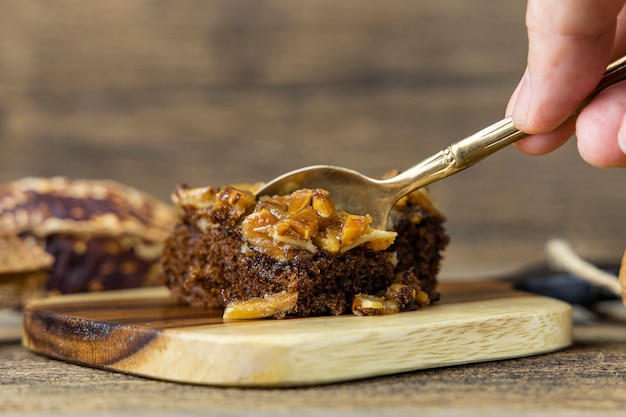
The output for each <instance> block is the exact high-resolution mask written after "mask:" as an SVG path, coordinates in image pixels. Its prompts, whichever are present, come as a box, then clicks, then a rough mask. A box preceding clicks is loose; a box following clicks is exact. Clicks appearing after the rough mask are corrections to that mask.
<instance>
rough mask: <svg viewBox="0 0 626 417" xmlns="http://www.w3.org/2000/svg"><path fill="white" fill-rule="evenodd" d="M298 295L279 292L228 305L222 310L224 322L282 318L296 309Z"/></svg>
mask: <svg viewBox="0 0 626 417" xmlns="http://www.w3.org/2000/svg"><path fill="white" fill-rule="evenodd" d="M297 302H298V293H297V292H291V293H288V292H287V291H281V292H279V293H274V294H266V295H265V296H263V297H253V298H249V299H247V300H242V301H233V302H231V303H228V305H227V306H226V308H225V309H224V315H223V318H224V320H249V319H261V318H267V317H282V316H284V315H286V314H287V313H288V312H290V311H292V310H293V309H294V308H295V307H296V303H297Z"/></svg>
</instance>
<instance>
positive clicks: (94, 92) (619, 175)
mask: <svg viewBox="0 0 626 417" xmlns="http://www.w3.org/2000/svg"><path fill="white" fill-rule="evenodd" d="M524 8H525V2H524V1H517V2H494V1H487V0H449V1H445V2H444V1H437V0H421V1H410V0H384V1H383V0H370V1H367V2H364V1H360V0H343V1H341V2H337V1H332V0H312V1H307V2H292V1H288V0H273V1H267V2H257V1H254V0H232V1H217V0H215V1H197V0H184V1H179V2H176V3H173V2H162V1H158V0H137V1H133V2H127V1H123V0H109V1H107V2H99V3H95V2H80V1H71V0H59V1H56V2H48V1H44V0H29V1H28V2H23V1H18V0H0V10H2V13H0V182H7V181H13V180H17V179H19V178H22V177H24V176H54V175H65V176H69V177H73V178H110V179H115V180H118V181H121V182H124V183H126V184H129V185H132V186H135V187H137V188H140V189H142V190H145V191H148V192H151V193H152V194H154V195H156V196H157V197H159V198H162V199H163V200H167V199H168V198H169V193H170V191H171V190H172V189H173V187H174V185H175V184H176V183H179V182H186V183H189V184H191V185H197V186H200V185H206V184H215V185H220V184H224V183H229V182H242V181H258V180H265V179H269V178H272V177H273V176H275V175H277V174H279V173H282V172H283V171H286V170H288V169H292V168H296V167H300V166H304V165H310V164H315V163H330V164H336V165H342V166H348V167H351V168H354V169H357V170H360V171H363V172H365V173H367V174H371V175H378V174H381V173H383V172H384V171H386V170H388V169H391V168H406V167H409V166H411V165H413V164H415V163H417V162H418V161H420V160H421V159H423V158H425V157H427V156H429V155H430V154H432V153H434V152H436V151H438V150H439V149H441V148H443V147H445V146H446V145H448V144H449V143H451V142H453V141H456V140H459V139H461V138H463V137H465V136H467V135H469V134H472V133H473V132H475V131H477V130H479V129H481V128H482V127H484V126H486V125H487V124H490V123H492V122H495V121H497V120H499V119H500V118H501V117H502V116H503V111H504V106H505V104H506V101H507V99H508V97H509V94H510V92H511V91H512V90H513V88H514V87H515V84H516V82H517V80H518V78H519V77H520V76H521V74H522V71H523V68H524V63H525V57H526V37H525V36H526V35H525V28H524ZM431 191H432V193H433V195H434V197H435V198H436V199H437V201H438V203H439V206H440V208H441V209H442V211H444V212H445V213H446V215H447V217H448V222H447V228H448V231H449V233H450V235H451V237H452V243H451V245H450V247H449V248H448V250H447V251H446V257H445V259H444V263H443V268H442V272H441V279H442V280H447V279H473V278H492V277H493V278H496V277H500V276H502V275H505V274H509V273H515V272H517V271H519V270H523V269H524V268H525V267H527V266H532V265H535V264H536V263H541V262H543V260H544V250H543V246H544V244H545V242H546V241H547V240H548V239H550V238H551V237H555V236H558V237H563V238H566V239H568V240H569V241H570V242H571V243H572V244H573V246H574V248H575V249H576V250H577V251H578V252H579V253H580V254H581V255H583V256H584V257H585V258H587V259H590V260H592V261H595V262H605V261H608V262H612V263H616V262H618V260H619V258H620V257H621V254H623V252H624V247H625V244H624V236H626V221H624V215H623V213H624V208H625V207H626V193H625V192H624V171H623V170H619V169H611V170H600V169H595V168H591V167H589V166H587V165H586V164H585V163H584V162H582V161H581V160H580V158H579V156H578V154H577V152H576V147H575V141H570V143H569V144H568V145H566V146H565V147H564V148H562V149H560V150H558V151H557V152H554V153H552V154H551V155H549V156H545V157H540V158H531V157H527V156H524V155H521V154H520V153H518V152H516V151H515V150H514V149H506V150H503V151H502V152H500V153H499V154H498V155H494V156H493V157H491V158H489V159H488V160H486V161H484V162H482V163H481V164H479V165H477V166H475V167H472V168H471V169H469V170H467V171H465V172H463V173H461V174H459V175H457V176H454V177H451V178H449V179H446V180H445V181H442V182H440V183H437V184H434V185H433V186H432V187H431ZM575 336H576V337H575V339H576V343H575V345H574V346H573V347H571V348H569V349H566V350H564V351H562V352H558V353H554V354H549V355H543V356H538V357H532V358H526V359H518V360H512V361H504V362H495V363H486V364H478V365H469V366H461V367H453V368H445V369H438V370H432V371H422V372H415V373H408V374H402V375H397V376H392V377H385V378H376V379H371V380H366V381H358V382H352V383H346V384H337V385H329V386H322V387H312V388H300V389H288V390H262V389H260V390H246V389H236V388H227V389H224V388H210V387H197V386H186V385H177V384H171V383H164V382H158V381H150V380H145V379H141V378H135V377H130V376H126V375H122V374H114V373H109V372H105V371H98V370H92V369H87V368H82V367H78V366H73V365H69V364H65V363H62V362H57V361H53V360H48V359H46V358H43V357H40V356H36V355H33V354H31V353H28V352H26V351H25V350H24V349H22V348H21V347H20V346H19V344H16V343H6V344H2V345H0V411H11V412H18V413H26V414H32V415H42V414H55V413H59V414H60V413H68V412H76V413H80V414H82V415H87V414H104V415H107V414H113V413H116V414H117V413H120V414H137V413H140V412H151V413H169V412H175V411H178V412H188V413H190V414H193V413H197V414H200V413H206V412H207V411H208V410H211V411H214V412H215V414H219V415H250V416H252V415H259V416H263V415H287V414H289V415H291V414H294V413H295V412H296V410H297V412H298V415H302V416H307V415H332V414H337V415H354V416H357V415H358V416H368V415H385V414H389V415H398V414H400V415H402V414H411V415H414V414H418V413H419V412H420V411H428V412H429V414H431V415H452V414H454V413H455V412H456V414H458V415H482V416H484V415H487V416H489V415H506V414H507V413H508V415H513V414H521V415H536V414H542V413H543V412H545V414H551V415H576V414H572V412H573V411H575V410H579V411H584V410H603V412H604V414H605V415H611V413H613V414H618V413H620V414H621V412H620V410H624V409H625V408H626V407H624V405H625V402H626V376H625V372H626V326H624V325H623V324H621V323H618V322H597V323H591V324H590V323H587V324H584V325H579V326H577V327H576V330H575Z"/></svg>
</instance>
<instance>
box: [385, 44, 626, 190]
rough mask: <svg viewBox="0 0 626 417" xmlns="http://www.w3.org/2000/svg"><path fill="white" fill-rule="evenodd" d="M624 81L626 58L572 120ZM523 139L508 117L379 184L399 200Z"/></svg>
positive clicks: (606, 74) (607, 74) (606, 75)
mask: <svg viewBox="0 0 626 417" xmlns="http://www.w3.org/2000/svg"><path fill="white" fill-rule="evenodd" d="M625 79H626V56H625V57H622V58H620V59H619V60H617V61H615V62H613V63H612V64H611V65H609V66H608V67H607V69H606V71H605V72H604V75H603V76H602V79H601V80H600V83H599V84H598V86H597V87H596V88H595V89H594V90H593V91H592V92H591V94H589V96H587V98H586V99H585V100H583V101H582V102H581V103H580V104H579V105H578V107H577V108H576V110H574V112H573V113H572V115H571V117H574V116H576V115H577V114H578V113H580V112H581V111H582V109H583V108H585V106H586V105H587V104H589V102H590V101H591V100H593V98H594V97H595V96H596V95H597V94H598V93H599V92H600V91H602V90H604V89H605V88H606V87H608V86H610V85H613V84H615V83H617V82H620V81H623V80H625ZM526 136H528V134H527V133H524V132H522V131H520V130H518V129H517V128H516V127H515V126H514V125H513V121H512V120H511V118H510V117H508V118H506V119H503V120H501V121H499V122H497V123H494V124H492V125H491V126H488V127H486V128H485V129H483V130H481V131H480V132H478V133H475V134H473V135H472V136H469V137H467V138H465V139H463V140H461V141H459V142H457V143H454V144H452V145H450V146H448V147H446V148H445V149H443V150H441V151H439V152H438V153H437V154H435V155H433V156H432V157H430V158H428V159H426V160H424V161H422V162H420V163H419V164H417V165H415V166H413V167H411V168H409V169H408V170H406V171H405V172H403V173H401V174H400V175H397V176H395V177H393V178H390V179H388V180H385V181H382V182H384V183H386V184H389V185H392V184H393V185H395V186H396V187H397V196H398V198H400V197H402V196H404V195H406V194H408V193H410V192H411V191H414V190H416V189H418V188H420V187H423V186H425V185H428V184H430V183H432V182H435V181H438V180H440V179H442V178H445V177H448V176H450V175H452V174H455V173H457V172H459V171H461V170H463V169H465V168H468V167H470V166H472V165H474V164H475V163H477V162H479V161H481V160H483V159H484V158H486V157H488V156H489V155H491V154H493V153H495V152H497V151H499V150H500V149H502V148H505V147H507V146H508V145H510V144H512V143H514V142H517V141H518V140H520V139H522V138H525V137H526Z"/></svg>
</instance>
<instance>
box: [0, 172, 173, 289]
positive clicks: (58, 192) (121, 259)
mask: <svg viewBox="0 0 626 417" xmlns="http://www.w3.org/2000/svg"><path fill="white" fill-rule="evenodd" d="M175 221H176V215H175V213H174V210H173V207H171V206H169V205H167V204H165V203H163V202H161V201H159V200H157V199H155V198H154V197H152V196H150V195H148V194H146V193H144V192H141V191H139V190H137V189H134V188H132V187H129V186H126V185H123V184H120V183H118V182H114V181H99V180H71V179H68V178H64V177H53V178H24V179H22V180H19V181H15V182H11V183H8V184H4V185H0V234H3V235H12V236H16V237H19V238H20V239H23V240H32V241H34V242H36V243H37V244H38V245H39V246H40V248H41V249H43V250H45V252H46V253H48V254H50V255H51V256H52V257H53V258H54V262H53V265H52V266H51V269H50V276H49V280H48V282H47V289H48V290H49V291H51V292H53V293H63V294H66V293H77V292H86V291H102V290H113V289H122V288H134V287H140V286H150V285H155V284H160V283H161V281H160V273H159V262H158V261H159V258H160V255H161V251H162V247H163V241H164V240H165V238H166V237H167V236H168V235H169V234H170V233H171V231H172V228H173V226H174V224H175Z"/></svg>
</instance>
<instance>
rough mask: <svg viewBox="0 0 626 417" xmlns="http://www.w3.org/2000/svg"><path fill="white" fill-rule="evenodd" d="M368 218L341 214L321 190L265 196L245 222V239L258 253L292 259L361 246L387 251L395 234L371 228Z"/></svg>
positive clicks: (344, 250) (243, 231)
mask: <svg viewBox="0 0 626 417" xmlns="http://www.w3.org/2000/svg"><path fill="white" fill-rule="evenodd" d="M371 222H372V218H371V217H370V216H369V215H366V216H358V215H353V214H347V213H346V212H343V211H341V212H338V211H337V210H336V209H335V204H334V203H333V201H332V199H331V198H330V196H329V195H328V192H326V191H325V190H322V189H313V190H310V189H302V190H297V191H295V192H293V193H292V194H290V195H287V196H279V197H262V198H261V200H260V201H259V202H258V204H257V205H256V207H255V209H254V211H253V212H252V213H251V214H249V215H248V216H246V217H245V219H244V220H243V223H242V234H243V238H244V239H245V240H246V241H247V242H248V244H249V245H250V246H252V247H254V248H255V249H257V250H258V251H260V252H262V253H265V254H268V255H270V256H273V257H274V258H276V259H279V260H284V259H290V258H291V257H293V256H294V250H297V249H301V250H306V251H308V252H309V253H311V254H313V253H317V251H318V250H319V249H322V250H325V251H327V252H329V253H333V254H335V253H338V254H342V253H344V252H346V251H348V250H350V249H352V248H355V247H357V246H360V245H368V246H369V247H371V248H372V249H374V250H385V249H387V248H388V247H389V246H390V245H391V244H392V243H393V241H394V239H395V237H396V233H395V232H389V231H386V230H376V229H372V228H371V227H370V226H369V224H370V223H371Z"/></svg>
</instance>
